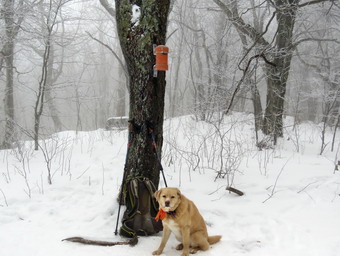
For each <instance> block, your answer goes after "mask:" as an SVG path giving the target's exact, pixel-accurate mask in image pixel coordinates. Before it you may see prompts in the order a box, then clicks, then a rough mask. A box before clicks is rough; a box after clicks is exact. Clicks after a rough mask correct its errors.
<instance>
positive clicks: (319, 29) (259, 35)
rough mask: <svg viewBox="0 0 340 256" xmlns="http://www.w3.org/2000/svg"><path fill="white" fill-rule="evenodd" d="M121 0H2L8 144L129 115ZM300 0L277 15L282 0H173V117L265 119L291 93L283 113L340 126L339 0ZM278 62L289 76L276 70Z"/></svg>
mask: <svg viewBox="0 0 340 256" xmlns="http://www.w3.org/2000/svg"><path fill="white" fill-rule="evenodd" d="M111 2H112V3H110V1H76V0H74V1H70V0H68V1H65V0H64V1H26V0H25V1H14V0H13V1H9V0H8V1H5V0H4V1H2V2H1V16H0V17H1V20H0V22H1V31H0V35H1V37H0V39H1V41H0V47H1V55H0V64H1V66H0V68H1V73H0V75H1V80H0V83H1V85H2V86H1V95H2V99H3V101H2V103H1V107H0V113H1V115H0V116H1V118H0V121H1V126H0V134H1V138H0V139H1V141H2V147H3V148H6V147H8V146H9V144H10V143H12V142H13V141H14V140H21V139H29V138H34V137H35V136H38V137H39V138H46V136H49V135H51V134H53V133H55V132H59V131H63V130H77V131H88V130H95V129H98V128H104V127H105V123H106V120H107V119H108V118H110V117H114V116H116V117H120V116H128V108H129V107H128V106H129V104H128V96H127V95H128V85H127V83H128V82H127V77H128V75H127V72H128V71H127V67H126V65H125V61H124V58H123V56H122V53H121V50H120V44H119V40H118V37H117V30H116V24H115V15H114V10H113V9H112V10H111V11H110V9H109V8H112V6H111V5H113V1H111ZM136 2H138V1H136ZM279 2H280V1H279ZM282 2H283V3H284V2H285V1H282ZM292 2H296V3H297V6H296V8H295V9H294V10H293V13H289V15H287V17H286V20H285V21H283V22H282V24H278V22H277V19H276V15H277V14H278V11H277V10H275V8H279V7H277V6H276V4H274V3H273V2H272V1H255V0H252V1H224V2H223V1H217V0H216V1H185V0H183V1H173V2H172V3H171V6H170V8H171V10H170V16H169V20H168V24H167V31H168V33H167V41H166V44H167V46H168V47H169V48H170V54H169V66H170V68H169V71H168V73H167V87H166V95H165V104H166V107H165V117H166V118H172V117H176V116H182V115H188V114H190V115H194V116H195V117H196V118H197V120H204V121H208V122H209V121H211V119H212V117H213V116H214V115H215V114H216V113H218V114H220V115H224V114H226V112H229V111H237V112H246V113H255V116H256V119H257V129H260V128H261V127H262V125H265V124H266V121H268V120H270V118H266V117H268V116H273V115H274V114H273V115H272V113H271V112H272V111H273V109H275V108H276V107H274V106H271V104H268V103H269V102H271V101H280V98H281V100H282V101H284V102H282V103H279V105H280V104H281V105H283V106H282V108H283V109H282V113H281V114H283V115H284V116H286V115H289V116H292V117H294V120H295V123H300V122H303V121H311V122H314V123H315V124H318V123H320V122H323V121H324V122H325V125H326V126H329V127H335V126H337V125H338V123H339V107H340V103H339V79H340V78H339V76H340V75H339V59H340V58H339V54H340V51H339V47H340V45H339V40H338V39H339V38H340V36H339V3H338V2H337V1H312V3H309V2H308V1H306V2H303V1H302V2H301V3H300V1H292ZM314 2H316V3H314ZM283 3H282V4H283ZM107 10H109V11H107ZM133 11H135V12H138V11H139V10H138V9H135V10H133ZM277 63H279V64H280V65H281V66H280V68H278V70H279V72H282V73H283V74H284V76H283V78H282V81H279V83H281V84H280V85H276V84H275V81H276V80H278V79H276V80H275V74H272V72H271V70H270V68H271V67H272V68H275V65H276V64H277ZM270 64H273V65H272V66H271V65H270ZM276 68H277V67H276ZM275 86H279V87H280V90H281V94H282V97H281V96H280V98H279V99H278V100H277V99H275V94H273V93H272V91H273V90H274V88H275ZM271 97H272V99H271ZM279 115H280V114H279ZM276 118H278V119H279V117H275V119H276ZM37 126H38V127H37ZM263 129H265V130H266V129H267V130H268V131H267V133H270V132H272V131H271V130H270V127H267V128H266V127H265V126H264V127H263ZM280 133H281V131H279V132H278V135H280Z"/></svg>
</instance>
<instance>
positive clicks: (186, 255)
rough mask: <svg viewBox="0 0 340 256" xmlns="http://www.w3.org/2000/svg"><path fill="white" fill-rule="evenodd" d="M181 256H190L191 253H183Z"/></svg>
mask: <svg viewBox="0 0 340 256" xmlns="http://www.w3.org/2000/svg"><path fill="white" fill-rule="evenodd" d="M181 256H189V253H187V252H183V253H182V254H181Z"/></svg>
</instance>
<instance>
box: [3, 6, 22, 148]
mask: <svg viewBox="0 0 340 256" xmlns="http://www.w3.org/2000/svg"><path fill="white" fill-rule="evenodd" d="M3 9H4V11H3V13H4V20H5V30H6V33H5V35H6V37H5V45H4V46H3V49H2V54H3V59H4V62H5V74H6V89H5V97H4V110H5V121H6V124H5V137H4V140H3V142H2V145H1V148H11V146H12V143H13V141H14V80H13V74H14V72H13V62H14V40H15V36H16V34H17V29H18V28H16V24H15V21H14V0H6V1H4V6H3Z"/></svg>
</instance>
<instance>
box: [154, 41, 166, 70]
mask: <svg viewBox="0 0 340 256" xmlns="http://www.w3.org/2000/svg"><path fill="white" fill-rule="evenodd" d="M168 53H169V48H168V47H167V46H165V45H158V46H156V47H155V51H154V54H155V55H156V64H155V67H154V69H155V70H157V71H166V70H168Z"/></svg>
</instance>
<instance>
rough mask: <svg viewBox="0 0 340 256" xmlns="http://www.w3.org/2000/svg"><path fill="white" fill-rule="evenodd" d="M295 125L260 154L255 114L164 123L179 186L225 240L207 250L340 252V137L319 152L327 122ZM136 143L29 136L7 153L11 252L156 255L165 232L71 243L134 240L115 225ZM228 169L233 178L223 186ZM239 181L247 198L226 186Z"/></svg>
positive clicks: (4, 248)
mask: <svg viewBox="0 0 340 256" xmlns="http://www.w3.org/2000/svg"><path fill="white" fill-rule="evenodd" d="M291 122H292V120H290V119H287V120H286V123H285V125H286V126H287V128H286V129H285V135H284V138H283V139H280V140H279V143H278V145H277V147H276V148H275V149H270V148H269V149H264V150H262V151H259V150H258V149H257V148H256V147H255V146H254V145H255V143H254V142H255V136H254V131H253V122H252V118H251V115H244V114H238V113H236V114H233V115H231V116H228V117H226V118H225V120H224V121H223V122H222V123H221V125H220V126H213V125H211V124H207V123H205V122H196V121H194V119H193V118H192V117H191V116H185V117H181V118H175V119H170V120H166V121H165V125H164V130H165V135H164V140H165V142H164V147H163V158H162V162H163V166H164V170H165V174H166V178H167V182H168V184H169V185H170V186H172V187H179V188H180V189H181V191H182V193H183V194H185V195H186V197H188V198H189V199H191V200H192V201H194V202H195V204H196V205H197V207H198V209H199V210H200V212H201V214H202V215H203V217H204V219H205V221H206V223H207V226H208V232H209V234H211V235H222V236H223V237H222V240H221V242H219V243H217V244H215V245H213V246H211V249H210V250H208V251H207V252H199V253H198V254H197V255H202V256H208V255H211V256H212V255H214V256H222V255H223V256H225V255H232V256H240V255H243V256H251V255H254V256H273V255H276V256H281V255H282V256H283V255H284V256H321V255H322V256H339V255H340V246H339V244H340V231H339V228H340V217H339V213H340V171H334V162H335V159H336V158H337V160H340V156H339V153H338V156H336V154H337V153H336V151H337V150H339V147H338V145H339V143H340V138H339V137H340V136H339V135H338V137H337V140H336V143H335V150H334V152H331V151H330V141H331V139H332V131H328V133H327V137H326V142H327V143H328V144H327V147H326V149H325V151H324V152H323V154H322V155H320V147H321V140H320V134H321V131H320V128H319V126H317V125H315V124H310V123H304V124H300V125H299V126H297V127H296V129H295V130H293V128H292V126H291ZM320 127H321V126H320ZM338 134H339V133H338ZM126 144H127V131H126V130H122V131H104V130H97V131H92V132H78V133H76V132H73V131H68V132H61V133H58V134H54V135H53V136H51V138H50V139H49V140H46V141H45V142H41V145H42V148H44V150H43V151H42V150H39V151H34V150H33V143H32V142H30V141H27V142H21V143H20V145H19V147H18V148H17V149H15V150H2V151H0V251H1V253H0V254H1V255H2V256H46V255H48V256H68V255H70V256H78V255H79V256H87V255H88V256H90V255H91V256H92V255H96V256H106V255H107V256H109V255H110V256H112V255H119V256H124V255H129V256H131V255H139V256H144V255H151V253H152V251H154V250H155V249H157V247H158V245H159V243H160V240H161V233H160V234H158V235H156V236H151V237H141V238H139V243H138V244H137V245H136V246H134V247H130V246H114V247H99V246H90V245H82V244H76V243H71V242H62V239H64V238H67V237H71V236H83V237H86V238H90V239H99V240H107V241H122V240H124V239H123V238H121V237H119V236H115V235H114V229H115V223H116V218H117V211H118V203H117V195H118V191H119V187H120V183H121V179H122V173H123V168H124V160H125V155H126ZM221 146H222V147H221ZM44 153H45V155H44ZM220 156H223V157H222V158H221V157H220ZM221 165H222V168H221ZM47 166H48V168H50V174H51V180H52V184H48V182H47V180H48V179H47V177H48V171H47V170H48V168H47ZM218 170H221V175H225V177H224V178H217V179H216V176H217V171H218ZM228 182H229V184H232V186H233V187H236V188H237V189H240V190H242V191H243V192H245V195H244V196H242V197H240V196H238V195H235V194H233V193H229V192H228V191H226V190H225V188H226V186H227V185H228ZM163 184H164V183H163V182H162V181H161V184H160V186H164V185H163ZM176 245H177V241H176V240H175V239H174V237H171V238H170V240H169V242H168V244H167V246H166V248H165V250H164V252H163V254H162V255H166V256H175V255H180V252H178V251H176V250H175V246H176Z"/></svg>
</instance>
